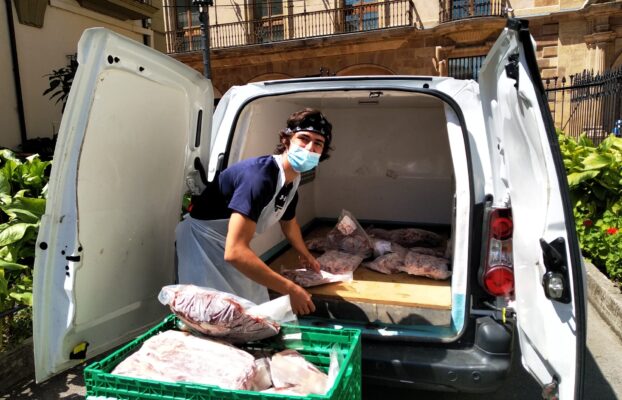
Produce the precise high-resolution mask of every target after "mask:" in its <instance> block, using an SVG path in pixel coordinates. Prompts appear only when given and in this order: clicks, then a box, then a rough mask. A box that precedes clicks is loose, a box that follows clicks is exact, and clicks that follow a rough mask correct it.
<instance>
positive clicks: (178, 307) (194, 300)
mask: <svg viewBox="0 0 622 400" xmlns="http://www.w3.org/2000/svg"><path fill="white" fill-rule="evenodd" d="M158 299H159V300H160V302H161V303H162V304H164V305H168V306H169V307H170V309H171V311H172V312H173V313H175V315H177V317H179V319H180V320H181V321H182V322H183V323H184V324H186V325H187V326H188V327H189V328H190V329H192V330H193V331H196V332H199V333H202V334H204V335H208V336H212V337H218V338H221V339H224V340H227V341H229V342H233V343H242V342H250V341H255V340H260V339H264V338H267V337H270V336H273V335H276V334H277V333H278V332H279V329H280V325H279V323H278V322H277V321H281V322H284V320H291V319H292V316H293V315H294V314H293V312H292V310H291V305H290V302H289V298H288V297H285V298H284V299H283V298H277V299H275V300H272V301H270V302H267V303H264V304H261V305H259V306H257V305H255V304H254V303H252V302H250V301H248V300H245V299H243V298H241V297H238V296H235V295H232V294H230V293H225V292H221V291H218V290H214V289H208V288H204V287H200V286H194V285H169V286H164V287H163V288H162V290H161V291H160V294H159V295H158ZM272 305H275V306H274V307H272ZM273 317H276V318H273Z"/></svg>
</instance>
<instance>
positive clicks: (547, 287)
mask: <svg viewBox="0 0 622 400" xmlns="http://www.w3.org/2000/svg"><path fill="white" fill-rule="evenodd" d="M540 247H541V248H542V258H543V260H544V266H545V267H546V272H545V273H544V275H543V276H542V287H543V288H544V295H545V296H546V297H547V298H548V299H551V300H555V301H559V302H561V303H566V304H568V303H570V279H569V274H568V261H567V259H566V241H565V240H564V238H563V237H558V238H557V239H555V240H553V241H552V242H551V243H547V242H546V240H544V239H540Z"/></svg>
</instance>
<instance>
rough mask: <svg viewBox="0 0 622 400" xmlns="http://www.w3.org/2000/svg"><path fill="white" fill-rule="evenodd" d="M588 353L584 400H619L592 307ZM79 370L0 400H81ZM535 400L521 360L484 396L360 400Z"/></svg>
mask: <svg viewBox="0 0 622 400" xmlns="http://www.w3.org/2000/svg"><path fill="white" fill-rule="evenodd" d="M587 342H588V343H587V345H588V351H587V354H586V365H585V381H584V396H583V398H584V399H586V400H593V399H598V400H616V399H620V400H622V363H620V360H622V341H621V340H620V339H619V338H618V337H617V336H615V334H614V333H613V332H612V331H611V329H609V327H608V326H607V324H606V323H605V322H604V321H603V320H602V318H600V316H599V315H598V313H597V312H596V311H595V310H594V308H592V307H591V306H590V307H589V309H588V333H587ZM82 368H83V367H76V368H74V369H72V370H71V371H69V372H68V373H65V374H62V375H59V376H56V377H55V378H53V379H51V380H50V381H48V382H45V383H44V384H42V385H36V384H35V383H34V382H32V381H31V382H27V383H25V384H24V385H22V386H20V387H18V388H16V389H15V390H14V391H13V392H11V393H7V394H0V399H11V400H13V399H15V400H19V399H37V400H39V399H40V400H54V399H71V400H77V399H83V398H84V396H85V393H86V391H85V388H84V381H83V379H82ZM482 398H485V399H487V400H534V399H540V398H541V396H540V387H539V385H538V384H537V383H536V382H535V381H534V380H533V378H531V376H530V375H529V374H528V373H527V372H525V370H524V369H523V367H522V366H521V364H520V357H515V359H514V365H513V367H512V372H511V374H510V377H509V378H508V380H507V382H506V384H505V385H504V386H503V387H502V388H501V389H500V390H499V391H497V392H495V393H492V394H486V395H477V394H464V393H460V394H458V393H441V392H425V391H413V390H405V389H395V388H387V387H372V386H367V385H365V383H364V382H363V399H364V400H376V399H417V400H427V399H434V400H457V399H460V400H473V399H482Z"/></svg>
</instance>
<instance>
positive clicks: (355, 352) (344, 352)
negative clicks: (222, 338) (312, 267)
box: [84, 315, 361, 400]
mask: <svg viewBox="0 0 622 400" xmlns="http://www.w3.org/2000/svg"><path fill="white" fill-rule="evenodd" d="M177 322H178V321H177V317H175V316H174V315H169V316H168V317H167V318H166V319H164V321H162V322H161V323H160V324H158V325H157V326H155V327H154V328H152V329H151V330H149V331H148V332H146V333H145V334H143V335H141V336H139V337H138V338H136V339H134V340H133V341H131V342H130V343H128V344H126V345H125V346H123V347H122V348H120V349H119V350H117V351H115V352H114V353H112V354H110V355H108V356H107V357H105V358H104V359H102V360H100V361H98V362H95V363H93V364H91V365H89V366H88V367H86V368H85V369H84V382H85V385H86V393H87V396H101V397H109V398H116V399H128V400H135V399H158V400H160V399H165V400H180V399H193V400H199V399H200V400H271V399H274V400H276V399H318V400H319V399H326V400H359V399H361V335H360V331H358V330H355V329H341V330H337V329H327V328H319V327H309V326H299V325H283V326H281V332H280V333H279V335H278V336H276V337H274V338H270V339H266V340H263V341H261V342H256V343H253V344H252V346H251V345H249V346H248V347H246V348H247V349H261V348H268V349H274V350H279V351H280V350H284V349H288V348H290V349H295V350H297V351H298V352H300V353H301V354H302V355H303V356H304V357H305V358H306V359H307V361H309V362H311V363H313V364H315V365H316V366H317V367H318V368H320V369H321V370H323V371H324V372H326V371H327V369H328V366H329V364H330V352H331V350H332V348H333V346H334V344H338V347H339V353H340V356H342V358H343V361H342V362H341V366H340V370H339V374H338V376H337V379H336V380H335V384H334V385H333V387H332V388H331V390H329V391H328V393H326V394H325V395H315V394H312V395H308V396H306V397H304V396H291V395H281V394H266V393H260V392H252V391H246V390H227V389H222V388H219V387H216V386H210V385H201V384H194V383H169V382H158V381H152V380H147V379H136V378H129V377H124V376H117V375H112V374H110V371H112V370H113V369H114V368H115V367H116V366H117V364H119V363H120V362H121V361H123V360H124V359H125V358H126V357H128V356H129V355H130V354H132V353H133V352H134V351H135V350H137V349H138V348H139V347H140V346H141V344H142V343H143V342H144V341H145V340H147V339H149V338H150V337H151V336H153V335H155V334H157V333H158V332H162V331H166V330H169V329H176V326H177ZM297 333H300V334H301V335H296V334H297ZM291 337H295V338H300V340H287V339H285V340H284V338H291ZM241 347H242V348H245V347H244V346H241Z"/></svg>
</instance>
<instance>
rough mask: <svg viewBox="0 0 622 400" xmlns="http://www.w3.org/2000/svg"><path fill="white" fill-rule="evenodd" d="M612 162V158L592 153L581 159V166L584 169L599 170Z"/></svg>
mask: <svg viewBox="0 0 622 400" xmlns="http://www.w3.org/2000/svg"><path fill="white" fill-rule="evenodd" d="M613 161H614V160H613V158H612V157H611V156H610V155H608V154H598V153H592V154H590V155H588V156H587V157H585V159H583V165H584V166H585V169H601V168H604V167H606V166H608V165H609V164H611V163H612V162H613Z"/></svg>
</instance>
